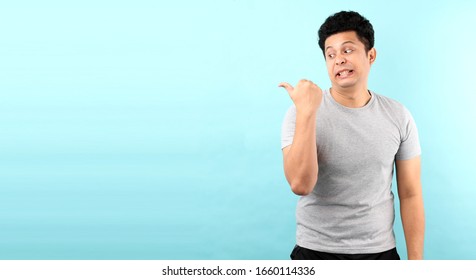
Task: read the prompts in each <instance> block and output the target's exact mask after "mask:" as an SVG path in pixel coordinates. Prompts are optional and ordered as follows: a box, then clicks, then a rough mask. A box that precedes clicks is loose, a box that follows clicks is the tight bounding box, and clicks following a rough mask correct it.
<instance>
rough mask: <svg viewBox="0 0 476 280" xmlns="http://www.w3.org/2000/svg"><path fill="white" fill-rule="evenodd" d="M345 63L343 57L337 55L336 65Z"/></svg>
mask: <svg viewBox="0 0 476 280" xmlns="http://www.w3.org/2000/svg"><path fill="white" fill-rule="evenodd" d="M344 63H345V58H344V57H342V56H338V57H337V58H336V65H340V64H344Z"/></svg>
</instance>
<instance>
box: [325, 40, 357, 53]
mask: <svg viewBox="0 0 476 280" xmlns="http://www.w3.org/2000/svg"><path fill="white" fill-rule="evenodd" d="M347 43H351V44H354V45H355V42H354V41H351V40H349V41H345V42H343V43H342V44H340V45H341V46H342V45H345V44H347ZM328 48H332V46H327V48H326V51H327V49H328Z"/></svg>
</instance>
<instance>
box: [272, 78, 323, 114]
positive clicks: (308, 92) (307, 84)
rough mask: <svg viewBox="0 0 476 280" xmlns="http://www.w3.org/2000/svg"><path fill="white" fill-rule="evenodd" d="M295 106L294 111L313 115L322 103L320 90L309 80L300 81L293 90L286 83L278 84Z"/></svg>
mask: <svg viewBox="0 0 476 280" xmlns="http://www.w3.org/2000/svg"><path fill="white" fill-rule="evenodd" d="M278 86H279V87H283V88H284V89H286V91H287V92H288V94H289V96H290V97H291V99H292V100H293V102H294V105H295V106H296V111H297V112H301V113H303V114H305V115H314V114H315V113H316V112H317V109H319V106H320V105H321V102H322V90H321V89H320V88H319V87H318V86H317V85H316V84H314V83H313V82H311V81H309V80H304V79H303V80H300V81H299V82H298V84H297V85H296V87H295V88H293V86H291V85H290V84H288V83H285V82H283V83H280V84H279V85H278Z"/></svg>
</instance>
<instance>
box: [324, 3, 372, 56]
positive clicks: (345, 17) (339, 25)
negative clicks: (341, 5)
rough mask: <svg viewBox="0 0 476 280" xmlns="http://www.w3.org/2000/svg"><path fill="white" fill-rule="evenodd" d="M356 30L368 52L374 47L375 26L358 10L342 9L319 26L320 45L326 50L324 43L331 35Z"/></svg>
mask: <svg viewBox="0 0 476 280" xmlns="http://www.w3.org/2000/svg"><path fill="white" fill-rule="evenodd" d="M346 31H355V32H356V33H357V37H358V38H359V40H360V41H361V42H362V43H363V44H364V46H365V51H366V52H368V51H370V49H372V48H373V47H374V28H373V27H372V24H371V23H370V21H369V20H368V19H366V18H365V17H363V16H361V15H360V14H359V13H357V12H353V11H348V12H347V11H342V12H338V13H335V14H333V15H331V16H329V17H328V18H327V19H326V21H324V23H323V24H322V25H321V28H319V32H318V36H319V47H321V50H322V52H323V53H324V55H325V52H324V44H325V42H326V39H327V38H328V37H329V36H332V35H334V34H337V33H340V32H346Z"/></svg>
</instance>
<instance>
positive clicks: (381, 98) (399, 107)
mask: <svg viewBox="0 0 476 280" xmlns="http://www.w3.org/2000/svg"><path fill="white" fill-rule="evenodd" d="M371 93H372V94H374V95H375V98H376V101H377V104H378V105H379V106H381V107H384V108H385V109H387V110H390V111H392V112H394V113H403V114H406V113H407V112H408V109H407V108H406V107H405V105H403V104H402V103H400V102H399V101H397V100H395V99H393V98H390V97H388V96H385V95H382V94H378V93H375V92H373V91H371Z"/></svg>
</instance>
